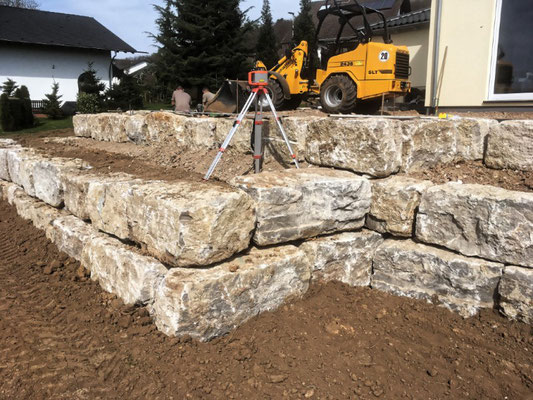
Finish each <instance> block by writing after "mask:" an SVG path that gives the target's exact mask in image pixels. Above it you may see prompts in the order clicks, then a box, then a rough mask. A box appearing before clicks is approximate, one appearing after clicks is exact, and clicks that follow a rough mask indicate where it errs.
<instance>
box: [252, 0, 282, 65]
mask: <svg viewBox="0 0 533 400" xmlns="http://www.w3.org/2000/svg"><path fill="white" fill-rule="evenodd" d="M256 54H257V59H258V60H261V61H263V63H265V65H266V66H267V68H272V67H273V66H274V65H276V63H277V62H278V59H279V57H278V44H277V41H276V35H275V34H274V24H273V22H272V12H271V11H270V2H269V0H263V8H262V10H261V26H260V28H259V37H258V41H257V49H256Z"/></svg>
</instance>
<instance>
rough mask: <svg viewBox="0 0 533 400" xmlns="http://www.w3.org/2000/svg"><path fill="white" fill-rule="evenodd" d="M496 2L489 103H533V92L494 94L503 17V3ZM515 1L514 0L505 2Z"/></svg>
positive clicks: (497, 0)
mask: <svg viewBox="0 0 533 400" xmlns="http://www.w3.org/2000/svg"><path fill="white" fill-rule="evenodd" d="M503 1H504V0H496V15H495V18H494V35H493V37H492V60H491V65H490V80H489V91H488V100H489V101H533V92H530V93H494V85H495V83H496V63H497V62H498V41H499V40H500V22H501V16H502V3H503ZM505 1H513V0H505Z"/></svg>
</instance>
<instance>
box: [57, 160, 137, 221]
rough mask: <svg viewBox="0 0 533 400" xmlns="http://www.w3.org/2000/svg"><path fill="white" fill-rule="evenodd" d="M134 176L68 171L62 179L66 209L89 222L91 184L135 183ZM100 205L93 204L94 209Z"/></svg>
mask: <svg viewBox="0 0 533 400" xmlns="http://www.w3.org/2000/svg"><path fill="white" fill-rule="evenodd" d="M134 180H135V178H134V177H133V176H132V175H128V174H124V173H113V174H109V175H100V174H91V173H84V174H80V173H79V171H74V170H70V171H66V172H65V173H64V174H63V175H62V177H61V182H62V186H63V191H64V193H63V197H64V202H65V208H66V209H67V210H68V211H70V212H71V213H72V214H74V215H75V216H77V217H78V218H80V219H82V220H89V219H90V214H89V210H88V204H89V203H88V192H89V185H90V184H91V183H96V184H103V183H106V182H107V183H109V184H112V183H115V182H124V181H134ZM98 206H99V205H98V204H93V207H98Z"/></svg>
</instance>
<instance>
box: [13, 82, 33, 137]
mask: <svg viewBox="0 0 533 400" xmlns="http://www.w3.org/2000/svg"><path fill="white" fill-rule="evenodd" d="M14 97H16V98H18V99H21V100H22V103H23V114H24V123H23V125H24V126H25V127H30V126H33V123H34V119H33V111H32V108H31V100H30V92H29V91H28V88H27V87H26V86H24V85H22V86H21V87H20V88H19V89H17V90H15V96H14Z"/></svg>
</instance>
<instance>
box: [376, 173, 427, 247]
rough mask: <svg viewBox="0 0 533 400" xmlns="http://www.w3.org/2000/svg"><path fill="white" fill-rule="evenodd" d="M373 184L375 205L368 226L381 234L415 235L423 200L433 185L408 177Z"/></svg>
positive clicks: (398, 177) (393, 178)
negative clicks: (418, 211) (419, 207)
mask: <svg viewBox="0 0 533 400" xmlns="http://www.w3.org/2000/svg"><path fill="white" fill-rule="evenodd" d="M371 183H372V206H371V207H370V213H369V214H368V216H367V219H366V226H367V227H368V228H370V229H372V230H374V231H378V232H381V233H390V234H392V235H395V236H401V237H410V236H412V234H413V225H414V219H415V212H416V209H417V208H418V206H419V204H420V197H421V195H422V193H423V192H424V191H425V190H426V189H427V188H429V187H430V186H432V185H433V183H432V182H431V181H421V180H418V179H414V178H409V177H406V176H391V177H389V178H386V179H380V180H373V181H371Z"/></svg>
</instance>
